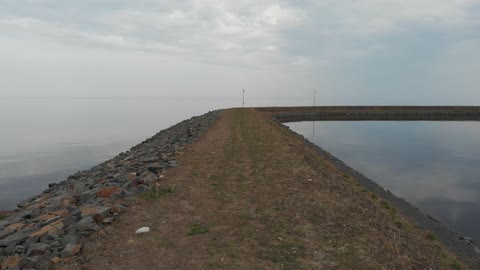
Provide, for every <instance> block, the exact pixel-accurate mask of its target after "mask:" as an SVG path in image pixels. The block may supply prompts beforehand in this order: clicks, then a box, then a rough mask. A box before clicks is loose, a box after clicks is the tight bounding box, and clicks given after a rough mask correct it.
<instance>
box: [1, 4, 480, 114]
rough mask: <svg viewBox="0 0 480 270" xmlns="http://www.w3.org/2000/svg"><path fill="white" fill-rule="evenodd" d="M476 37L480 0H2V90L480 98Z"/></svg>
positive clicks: (383, 100)
mask: <svg viewBox="0 0 480 270" xmlns="http://www.w3.org/2000/svg"><path fill="white" fill-rule="evenodd" d="M479 48H480V1H478V0H442V1H438V0H323V1H309V0H298V1H274V0H255V1H253V0H245V1H243V0H235V1H215V0H204V1H202V0H176V1H154V0H135V1H134V0H82V1H73V0H1V1H0V96H4V97H5V96H41V97H48V96H102V97H107V96H159V97H200V98H207V99H208V98H211V99H221V98H233V97H237V96H238V95H241V94H240V93H241V89H242V88H246V89H247V93H248V97H249V99H250V100H251V104H252V105H255V104H262V105H266V104H269V103H271V104H270V105H275V104H285V102H287V103H288V100H292V104H293V103H295V104H298V103H302V102H306V103H308V102H309V100H310V99H311V95H312V92H313V88H316V89H317V92H318V96H319V99H318V103H320V104H465V105H479V104H480V88H479V85H480V76H479V74H480V51H479ZM294 100H295V102H293V101H294ZM260 101H262V102H260Z"/></svg>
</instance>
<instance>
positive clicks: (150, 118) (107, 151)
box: [0, 98, 241, 210]
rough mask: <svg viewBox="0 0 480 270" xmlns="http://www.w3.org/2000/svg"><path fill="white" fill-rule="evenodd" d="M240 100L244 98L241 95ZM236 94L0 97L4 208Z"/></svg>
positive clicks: (230, 103)
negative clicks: (220, 96) (216, 96)
mask: <svg viewBox="0 0 480 270" xmlns="http://www.w3.org/2000/svg"><path fill="white" fill-rule="evenodd" d="M240 101H241V99H240ZM238 103H239V102H238V100H220V99H213V100H206V99H204V100H202V99H197V100H194V99H183V100H176V99H121V98H117V99H115V98H114V99H102V98H100V99H98V98H53V99H39V98H31V99H0V125H1V127H2V128H1V132H0V210H5V209H12V208H14V207H15V206H16V203H17V202H19V201H21V200H23V199H24V198H27V197H30V196H33V195H37V194H39V193H40V192H41V191H43V190H44V189H45V188H47V184H48V183H52V182H58V181H61V180H64V179H65V178H66V177H67V176H68V175H70V174H72V173H74V172H76V171H78V170H82V169H88V168H90V167H92V166H94V165H96V164H98V163H101V162H103V161H105V160H107V159H110V158H112V157H114V156H115V155H117V154H118V153H120V152H123V151H126V150H128V149H130V147H132V146H133V145H135V144H138V143H140V142H141V141H143V140H144V139H146V138H148V137H151V136H153V135H154V134H155V133H157V132H158V131H160V130H162V129H165V128H168V127H170V126H172V125H173V124H176V123H178V122H180V121H182V120H185V119H187V118H190V117H192V116H195V115H200V114H203V113H206V112H208V111H209V110H214V109H218V108H224V107H233V106H235V105H237V106H238Z"/></svg>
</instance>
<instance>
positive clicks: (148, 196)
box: [139, 186, 175, 200]
mask: <svg viewBox="0 0 480 270" xmlns="http://www.w3.org/2000/svg"><path fill="white" fill-rule="evenodd" d="M174 192H175V186H172V187H163V188H153V189H151V190H150V191H147V192H144V193H142V194H140V195H139V197H140V198H142V199H145V200H154V199H158V198H161V197H163V196H166V195H169V194H172V193H174Z"/></svg>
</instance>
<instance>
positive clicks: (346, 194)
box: [67, 109, 467, 269]
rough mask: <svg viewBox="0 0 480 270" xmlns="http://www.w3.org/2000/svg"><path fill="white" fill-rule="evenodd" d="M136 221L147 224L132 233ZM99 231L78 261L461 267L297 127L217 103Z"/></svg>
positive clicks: (167, 265) (113, 265)
mask: <svg viewBox="0 0 480 270" xmlns="http://www.w3.org/2000/svg"><path fill="white" fill-rule="evenodd" d="M144 226H148V227H150V232H149V233H146V234H141V235H135V230H136V229H138V228H140V227H144ZM109 231H110V233H109V234H108V235H107V236H106V237H105V238H104V239H102V240H100V241H99V242H98V244H97V245H96V246H92V247H90V248H89V249H88V250H87V249H86V250H84V253H83V254H84V256H85V257H86V258H87V263H86V264H85V265H83V266H81V267H82V268H83V269H463V268H465V267H467V266H466V265H463V263H462V262H459V261H458V260H457V258H455V256H454V255H453V254H452V253H450V252H449V251H447V249H446V248H445V247H444V246H443V245H442V244H440V243H439V242H438V241H436V240H435V236H434V235H433V234H431V233H429V232H426V231H422V230H419V229H417V228H415V226H413V225H411V223H410V222H409V221H408V220H406V219H405V218H404V217H402V216H400V215H399V214H398V213H397V212H396V210H395V209H394V208H393V207H391V206H390V205H389V204H388V203H387V202H385V201H382V200H381V199H379V198H378V197H377V196H376V195H375V194H372V193H370V192H368V191H367V190H366V189H364V188H363V187H362V186H361V185H359V184H358V183H357V182H356V181H355V180H354V179H353V178H352V177H351V176H349V175H347V174H344V173H342V172H339V171H337V170H336V169H335V167H334V166H332V165H331V164H330V163H329V161H328V160H325V159H322V158H321V157H320V156H319V155H317V154H316V153H315V151H313V150H312V149H311V148H309V147H308V146H307V145H305V143H304V142H303V141H302V140H301V139H300V138H299V137H298V136H295V135H293V134H292V133H291V132H289V131H288V130H287V129H285V128H282V127H280V126H278V124H277V123H276V122H275V121H274V120H272V119H271V118H269V117H267V116H265V115H263V114H261V113H258V112H255V111H253V110H249V109H243V110H242V109H233V110H226V111H225V112H224V114H223V116H222V117H221V118H220V119H219V120H218V122H217V123H216V124H215V125H214V126H213V127H212V128H211V129H210V130H209V131H208V132H207V133H206V134H204V136H203V137H202V138H201V139H200V140H199V141H198V142H197V143H194V144H193V145H191V146H189V147H187V148H186V149H185V151H184V153H183V154H181V155H180V156H179V158H178V166H177V167H176V168H174V169H172V170H170V171H168V172H167V173H166V174H165V175H164V177H163V178H162V181H161V182H160V183H159V187H158V189H157V191H156V192H150V193H147V194H145V195H144V196H142V199H140V202H139V204H138V205H136V206H134V207H132V208H131V209H129V210H128V211H127V212H126V213H122V214H121V217H120V219H119V221H118V222H116V223H115V224H113V226H112V229H110V230H109ZM72 264H73V262H72ZM71 267H74V266H67V268H68V269H71ZM77 267H80V266H78V265H77Z"/></svg>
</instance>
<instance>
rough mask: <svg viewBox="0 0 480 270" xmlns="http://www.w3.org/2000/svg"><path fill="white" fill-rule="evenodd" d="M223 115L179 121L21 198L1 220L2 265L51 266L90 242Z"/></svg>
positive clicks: (158, 181)
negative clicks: (110, 157)
mask: <svg viewBox="0 0 480 270" xmlns="http://www.w3.org/2000/svg"><path fill="white" fill-rule="evenodd" d="M220 115H221V111H213V112H209V113H207V114H204V115H202V116H198V117H193V118H191V119H189V120H185V121H183V122H180V123H178V124H177V125H175V126H172V127H170V128H168V129H165V130H162V131H160V132H159V133H157V134H156V135H154V136H153V137H151V138H149V139H147V140H145V141H144V142H142V143H140V144H138V145H137V146H134V147H132V148H131V149H130V150H129V151H127V152H124V153H120V154H119V155H118V156H116V157H114V158H113V159H111V160H108V161H106V162H104V163H102V164H99V165H97V166H95V167H93V168H91V169H89V170H86V171H81V172H78V173H76V174H74V175H71V176H69V177H68V178H67V179H66V180H64V181H61V182H59V183H52V184H50V185H49V187H48V189H46V190H45V191H44V192H43V193H42V194H40V195H38V196H34V197H32V198H29V199H26V200H24V201H22V202H20V203H18V208H17V209H16V210H15V212H14V214H12V215H10V216H8V217H6V218H3V219H2V220H0V269H38V270H40V269H50V268H51V267H52V266H53V265H54V264H55V265H61V264H62V261H63V260H67V261H68V260H70V259H71V258H72V257H74V256H75V255H77V254H78V253H79V252H80V251H81V250H82V249H85V248H88V247H87V246H84V242H85V241H84V240H85V239H86V238H87V237H97V236H98V237H100V236H101V235H102V234H105V230H104V229H105V228H106V227H107V226H109V225H110V224H112V222H114V221H115V219H116V218H117V217H118V216H119V215H121V212H122V210H123V209H125V208H126V207H128V206H130V205H132V204H133V203H134V201H135V198H136V196H137V194H139V193H143V192H148V191H150V190H151V189H153V188H158V187H161V186H162V183H161V178H162V174H163V173H164V172H165V170H168V169H169V168H173V167H175V166H176V158H175V157H176V155H177V153H179V152H181V151H182V149H183V148H184V147H185V146H186V145H188V144H190V143H193V142H194V141H195V140H196V139H197V138H199V136H201V134H203V133H204V132H205V131H206V130H208V128H209V127H210V126H211V125H212V124H213V123H214V122H215V120H216V119H217V118H218V117H219V116H220ZM12 192H14V191H12Z"/></svg>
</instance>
